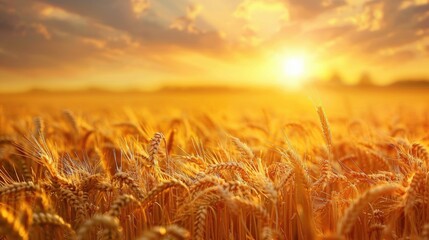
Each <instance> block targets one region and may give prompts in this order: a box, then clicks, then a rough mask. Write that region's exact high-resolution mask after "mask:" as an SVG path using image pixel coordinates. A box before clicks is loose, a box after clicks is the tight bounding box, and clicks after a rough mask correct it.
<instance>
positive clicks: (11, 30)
mask: <svg viewBox="0 0 429 240" xmlns="http://www.w3.org/2000/svg"><path fill="white" fill-rule="evenodd" d="M428 36H429V3H428V1H427V0H401V1H400V0H371V1H367V0H216V1H214V0H194V1H188V0H73V1H70V0H0V90H6V91H7V90H18V89H28V88H34V87H42V88H81V87H108V88H114V89H122V88H142V89H147V88H157V87H160V86H164V85H189V84H197V85H205V84H209V85H218V84H220V85H223V84H233V85H239V86H243V85H245V86H246V85H249V86H250V85H252V86H253V85H258V86H259V85H275V84H277V83H279V82H282V81H287V80H285V79H287V78H288V77H290V76H288V75H287V73H286V74H285V69H284V68H285V62H290V61H291V60H292V62H293V61H294V60H296V59H300V60H301V62H303V63H302V65H303V66H301V67H303V71H304V72H305V73H304V74H301V76H300V77H301V78H304V77H305V78H306V79H328V78H329V77H330V76H331V75H333V74H334V73H337V74H338V75H340V76H341V77H342V78H343V79H344V80H345V81H346V82H348V83H354V82H356V81H358V79H359V77H360V76H361V75H362V74H363V73H369V74H370V75H371V76H372V78H373V79H374V80H375V81H376V82H377V83H379V84H387V83H389V82H391V81H394V80H397V79H403V78H429V68H428V67H427V66H429V39H428ZM286 72H287V71H286Z"/></svg>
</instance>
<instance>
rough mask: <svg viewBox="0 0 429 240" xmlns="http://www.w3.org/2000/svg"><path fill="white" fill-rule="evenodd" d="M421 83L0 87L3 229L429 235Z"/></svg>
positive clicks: (99, 235)
mask: <svg viewBox="0 0 429 240" xmlns="http://www.w3.org/2000/svg"><path fill="white" fill-rule="evenodd" d="M428 100H429V94H428V91H427V90H418V89H414V90H412V89H407V90H404V89H383V90H381V89H366V90H365V89H360V90H359V89H354V90H352V89H347V90H346V89H339V90H336V91H334V90H321V91H313V90H309V91H308V92H307V93H305V94H304V93H301V92H296V93H291V92H289V93H287V92H282V91H274V90H267V91H256V90H255V91H228V92H224V93H223V92H220V91H213V92H211V91H205V92H200V93H199V92H186V91H182V92H176V93H174V92H154V93H117V94H112V93H106V92H81V93H61V94H60V93H26V94H3V95H1V96H0V113H1V114H0V137H1V139H0V159H1V160H0V161H1V169H0V171H1V172H0V201H1V204H0V213H1V214H0V236H2V235H6V236H7V237H8V239H63V238H66V239H67V238H68V239H76V238H77V239H136V238H139V237H140V239H197V240H202V239H213V240H220V239H320V238H323V239H429V173H428V170H427V167H428V165H429V150H428V147H429V101H428Z"/></svg>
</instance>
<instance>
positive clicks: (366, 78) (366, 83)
mask: <svg viewBox="0 0 429 240" xmlns="http://www.w3.org/2000/svg"><path fill="white" fill-rule="evenodd" d="M357 85H358V86H360V87H370V86H374V82H373V81H372V77H371V75H370V74H369V73H368V72H363V73H362V74H361V76H360V78H359V81H358V83H357Z"/></svg>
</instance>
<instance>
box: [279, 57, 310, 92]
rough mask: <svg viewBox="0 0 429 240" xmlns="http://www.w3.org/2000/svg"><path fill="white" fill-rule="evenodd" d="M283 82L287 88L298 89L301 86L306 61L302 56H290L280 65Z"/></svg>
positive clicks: (305, 69)
mask: <svg viewBox="0 0 429 240" xmlns="http://www.w3.org/2000/svg"><path fill="white" fill-rule="evenodd" d="M282 68H283V74H284V81H285V83H286V85H288V86H289V87H299V86H301V85H302V84H303V82H304V80H305V75H306V71H307V68H306V61H305V58H304V57H303V56H290V57H287V58H285V59H284V60H283V64H282Z"/></svg>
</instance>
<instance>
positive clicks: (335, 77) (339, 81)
mask: <svg viewBox="0 0 429 240" xmlns="http://www.w3.org/2000/svg"><path fill="white" fill-rule="evenodd" d="M329 83H330V84H332V85H336V86H342V85H344V81H343V78H342V77H341V75H340V73H338V72H337V71H334V72H333V73H332V75H331V78H330V79H329Z"/></svg>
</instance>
